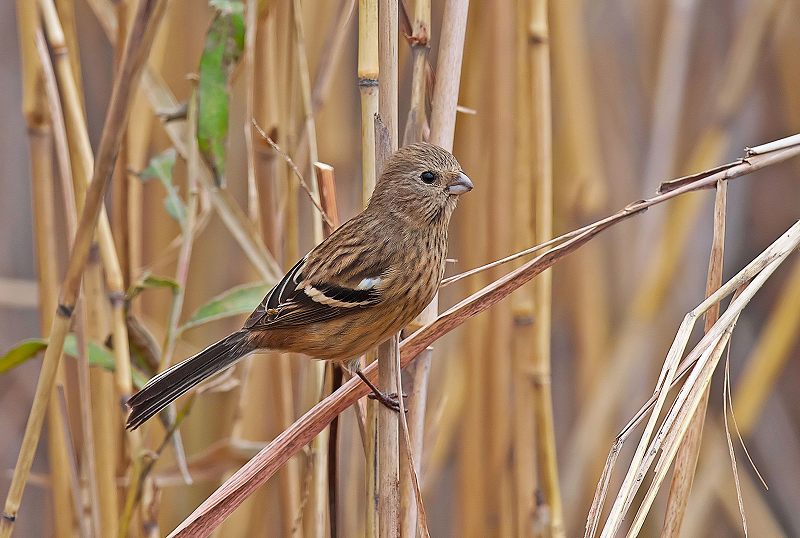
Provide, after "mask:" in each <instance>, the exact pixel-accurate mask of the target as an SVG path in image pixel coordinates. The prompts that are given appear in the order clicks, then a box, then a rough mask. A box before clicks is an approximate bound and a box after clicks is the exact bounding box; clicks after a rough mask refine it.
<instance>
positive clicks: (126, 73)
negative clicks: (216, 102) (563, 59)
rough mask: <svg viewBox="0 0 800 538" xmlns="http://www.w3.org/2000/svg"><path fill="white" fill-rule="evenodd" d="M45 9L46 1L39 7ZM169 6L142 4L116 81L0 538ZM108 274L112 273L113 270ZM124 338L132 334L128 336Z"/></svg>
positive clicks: (12, 512) (149, 0) (156, 0)
mask: <svg viewBox="0 0 800 538" xmlns="http://www.w3.org/2000/svg"><path fill="white" fill-rule="evenodd" d="M44 4H46V2H43V3H42V4H40V5H44ZM164 5H165V2H163V1H162V0H143V1H142V2H140V4H139V7H138V10H137V13H136V16H135V18H134V22H133V24H132V27H131V32H130V37H129V39H128V42H127V44H126V47H125V53H124V54H123V59H122V62H121V65H120V69H119V72H118V75H117V76H116V77H115V81H114V88H113V90H112V95H111V101H110V104H109V108H108V113H107V115H106V122H105V124H104V128H103V136H102V138H101V140H100V146H99V149H98V158H97V163H96V165H95V169H94V174H93V178H92V179H93V181H92V182H91V183H90V186H89V188H88V191H87V193H86V202H85V206H84V209H83V211H82V213H81V218H80V222H79V225H78V232H77V235H76V238H75V244H74V245H73V249H72V252H71V254H70V259H69V264H68V266H67V272H66V277H65V278H64V283H63V284H62V289H61V293H60V297H59V306H58V309H57V311H56V317H55V318H54V321H53V326H52V327H51V331H50V333H51V338H50V345H48V347H47V351H46V352H45V357H44V360H43V363H42V369H41V372H40V375H39V381H38V383H37V386H36V393H35V396H34V402H33V407H32V409H31V413H30V417H29V419H28V423H27V425H26V428H25V434H24V437H23V440H22V447H21V449H20V453H19V458H18V460H17V466H16V467H15V469H14V475H13V478H12V482H11V487H10V488H9V493H8V497H7V498H6V504H5V508H4V511H3V516H2V520H1V521H0V536H2V537H3V538H6V537H8V536H10V534H11V531H12V530H13V527H14V520H15V519H16V514H17V510H18V508H19V504H20V502H21V499H22V493H23V491H24V489H25V483H26V482H27V480H28V476H29V474H30V468H31V464H32V463H33V456H34V453H35V450H36V446H37V445H38V442H39V436H40V434H41V428H42V423H43V421H44V413H45V409H46V407H47V402H48V400H49V397H50V394H51V392H52V389H53V385H54V382H55V376H56V372H57V370H58V364H59V359H60V357H61V353H62V350H63V347H64V339H65V337H66V334H67V331H68V330H69V325H70V320H71V318H72V313H73V310H74V308H75V303H76V300H77V297H78V292H79V287H80V281H81V276H82V272H83V267H84V266H85V264H86V260H87V259H88V255H89V247H90V244H91V241H92V236H93V233H94V229H95V227H96V225H97V221H98V218H99V217H100V212H101V209H102V202H103V195H104V193H105V191H106V188H107V187H108V182H109V179H110V177H111V173H112V171H113V168H114V159H115V157H116V150H117V147H118V146H119V142H120V139H121V137H122V132H123V128H124V126H125V125H126V123H127V113H128V108H129V105H130V100H131V95H132V93H133V92H132V90H133V89H134V88H136V86H137V85H138V84H137V83H138V81H139V78H140V75H141V67H142V66H143V64H144V61H145V59H146V58H147V54H148V52H149V48H150V45H151V44H152V41H153V36H154V34H155V28H156V27H157V22H158V21H160V18H161V17H160V15H161V14H162V13H163V8H164ZM51 22H52V21H51ZM106 269H107V270H108V267H106ZM114 321H115V326H116V325H117V324H118V323H117V321H118V320H117V319H115V320H114ZM123 324H124V320H123ZM125 334H126V335H127V333H125ZM115 337H116V334H115ZM114 343H115V346H117V345H119V346H121V347H124V348H125V349H127V342H117V341H116V338H115V342H114ZM126 366H129V365H126ZM117 369H118V370H120V371H123V372H125V371H126V372H128V374H129V373H130V370H129V369H125V368H123V365H121V364H117ZM120 376H121V374H120V372H119V371H118V373H117V378H118V379H120ZM120 381H121V382H120V383H119V384H120V385H123V384H124V383H125V381H126V382H127V384H128V385H129V384H130V378H128V379H127V380H121V379H120Z"/></svg>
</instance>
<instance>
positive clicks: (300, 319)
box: [244, 256, 380, 329]
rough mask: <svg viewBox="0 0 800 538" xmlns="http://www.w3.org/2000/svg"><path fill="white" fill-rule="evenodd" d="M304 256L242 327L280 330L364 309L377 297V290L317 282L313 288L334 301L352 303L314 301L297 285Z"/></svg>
mask: <svg viewBox="0 0 800 538" xmlns="http://www.w3.org/2000/svg"><path fill="white" fill-rule="evenodd" d="M306 258H307V256H306V257H304V258H303V259H301V260H300V261H299V262H297V263H296V264H295V266H294V267H292V268H291V269H290V270H289V272H288V273H286V275H284V277H283V278H282V279H281V281H280V282H278V284H276V285H275V287H274V288H272V290H271V291H270V292H269V293H268V294H267V296H266V297H264V300H263V301H262V302H261V304H260V305H259V306H258V308H256V310H255V311H254V312H253V313H252V314H250V317H249V318H247V321H245V323H244V328H245V329H280V328H286V327H296V326H298V325H304V324H306V323H317V322H321V321H326V320H330V319H334V318H337V317H340V316H344V315H347V314H352V313H353V312H355V311H357V310H360V309H362V308H367V307H369V306H372V305H373V304H375V303H377V302H378V301H379V300H380V291H378V290H376V289H367V290H359V289H351V288H346V287H342V286H338V285H335V284H329V283H319V284H315V285H314V288H315V289H317V290H318V291H320V292H321V293H322V294H323V295H325V296H326V297H328V298H330V299H334V300H336V301H341V302H344V303H352V304H354V305H355V306H349V307H342V306H336V305H330V304H325V303H321V302H318V301H315V300H314V299H312V298H311V297H309V296H308V295H307V294H306V292H305V290H304V289H302V288H300V289H298V285H299V284H300V282H302V281H303V280H304V278H305V277H304V275H303V266H304V264H305V261H306Z"/></svg>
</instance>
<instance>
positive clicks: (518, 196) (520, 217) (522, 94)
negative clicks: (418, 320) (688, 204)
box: [511, 2, 591, 536]
mask: <svg viewBox="0 0 800 538" xmlns="http://www.w3.org/2000/svg"><path fill="white" fill-rule="evenodd" d="M529 11H530V3H529V2H517V14H516V19H517V43H516V53H517V79H516V87H517V92H516V95H517V100H516V107H517V111H516V113H517V115H518V117H520V118H526V119H528V118H530V119H531V120H532V119H533V115H532V110H531V108H532V102H531V99H530V95H531V81H532V80H533V79H532V78H531V59H530V55H531V43H532V42H531V40H530V39H528V24H529V20H530V14H529ZM514 125H515V126H516V133H515V135H516V136H515V141H516V147H515V150H516V151H515V164H516V167H515V175H516V176H517V180H516V181H515V182H514V197H513V200H514V207H513V210H514V219H515V224H514V229H515V231H516V233H515V234H514V239H515V244H514V246H515V249H516V250H521V249H522V248H524V246H525V245H530V244H531V243H535V242H536V231H535V228H536V227H535V225H534V218H533V215H535V211H534V199H535V197H534V190H535V183H534V177H533V172H532V170H533V157H532V147H533V146H532V144H531V125H532V121H517V122H515V124H514ZM587 246H591V245H587ZM511 305H512V313H513V323H514V325H513V329H512V340H511V345H512V347H511V355H512V366H513V372H514V375H513V378H512V383H513V391H514V396H513V397H514V399H513V407H512V413H513V426H512V427H513V434H512V450H513V454H514V457H513V472H514V485H515V490H514V511H515V518H516V535H517V536H528V535H530V534H532V533H533V530H534V529H535V526H534V525H535V524H536V508H537V502H536V489H537V483H538V477H537V472H536V452H535V451H534V450H532V449H531V447H534V446H536V436H535V430H534V421H533V414H532V413H531V411H530V404H531V402H533V401H534V397H533V384H532V383H531V377H530V372H529V371H528V365H527V363H528V362H529V361H530V356H531V350H533V349H535V348H536V333H535V332H534V330H533V326H534V320H535V317H534V308H535V302H534V293H533V289H532V285H525V286H523V287H522V288H520V290H519V291H518V292H517V293H516V294H515V295H513V296H512V298H511Z"/></svg>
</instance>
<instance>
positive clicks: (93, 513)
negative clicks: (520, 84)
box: [77, 244, 116, 537]
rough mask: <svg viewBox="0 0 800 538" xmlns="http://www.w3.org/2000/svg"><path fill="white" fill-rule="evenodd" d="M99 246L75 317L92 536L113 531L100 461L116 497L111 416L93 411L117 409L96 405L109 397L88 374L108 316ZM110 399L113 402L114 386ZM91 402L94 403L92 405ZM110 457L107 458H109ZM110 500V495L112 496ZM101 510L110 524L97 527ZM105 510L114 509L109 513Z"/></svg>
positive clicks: (84, 473)
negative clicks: (91, 354)
mask: <svg viewBox="0 0 800 538" xmlns="http://www.w3.org/2000/svg"><path fill="white" fill-rule="evenodd" d="M98 250H99V249H98V246H97V245H96V244H93V245H92V246H91V248H90V250H89V259H88V260H87V261H86V266H85V268H84V274H83V297H82V298H83V300H82V301H81V303H80V307H79V312H78V314H77V318H78V331H77V333H78V351H79V355H80V356H79V360H78V392H79V394H80V402H79V408H80V414H81V427H82V428H81V429H82V432H81V433H82V447H81V448H82V450H81V456H82V460H83V461H82V462H81V485H82V486H83V488H84V498H83V499H82V500H83V502H84V516H85V518H86V520H87V523H88V524H89V525H91V526H90V529H91V533H92V536H98V537H99V536H102V535H103V533H104V532H106V533H115V532H116V528H115V526H116V506H110V505H108V504H107V503H106V502H102V503H101V501H100V487H99V485H98V472H97V467H98V465H100V464H102V465H103V466H104V467H105V468H106V470H108V468H109V467H110V469H111V470H112V474H111V479H112V481H111V484H108V483H104V488H103V489H104V491H105V488H106V487H108V486H109V485H110V486H111V487H112V488H113V489H112V491H113V494H114V496H116V484H115V483H114V480H113V479H114V472H115V471H116V458H115V457H114V456H115V454H114V452H113V446H114V443H113V441H114V440H113V438H112V436H113V435H115V433H116V432H115V431H114V427H113V422H114V421H113V419H112V417H111V416H109V414H108V413H104V412H102V411H100V410H95V407H103V408H104V409H105V410H108V409H111V410H112V411H115V410H116V409H115V408H113V407H111V406H109V405H97V402H98V400H97V398H98V397H100V396H108V394H107V393H106V392H105V391H104V390H103V389H104V387H102V385H101V384H98V383H97V382H95V383H92V380H91V374H90V373H89V351H88V344H89V342H90V341H92V342H98V341H100V342H102V341H103V338H104V337H105V335H106V334H107V331H106V330H105V329H106V324H105V323H104V320H105V319H107V317H108V311H107V308H104V306H105V304H104V302H103V280H102V275H101V270H102V269H101V267H100V255H99V251H98ZM111 387H112V392H111V399H110V400H109V401H111V402H113V401H114V396H113V394H114V393H113V385H112V386H111ZM93 401H94V404H95V405H92V403H93ZM98 436H102V439H103V440H102V441H101V448H100V449H98V448H97V444H98V443H97V441H96V440H97V439H98ZM103 448H106V449H108V448H111V450H112V451H111V452H108V453H107V454H101V453H100V451H101V450H102V449H103ZM109 460H110V461H109ZM112 499H113V497H112ZM101 509H102V510H103V512H104V513H103V520H104V521H105V520H107V519H110V522H109V525H111V526H110V527H105V526H103V527H101V526H100V510H101ZM108 510H113V512H111V513H109V512H107V511H108Z"/></svg>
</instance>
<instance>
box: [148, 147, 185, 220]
mask: <svg viewBox="0 0 800 538" xmlns="http://www.w3.org/2000/svg"><path fill="white" fill-rule="evenodd" d="M175 159H176V153H175V149H173V148H169V149H167V150H165V151H163V152H162V153H159V154H158V155H156V156H155V157H153V158H152V159H150V164H148V166H147V168H145V169H144V170H142V171H141V172H139V174H137V175H138V176H139V179H141V180H142V181H147V180H149V179H157V180H159V181H160V182H161V184H162V185H163V186H164V188H165V189H166V191H167V196H166V198H164V208H165V209H166V210H167V213H169V215H170V216H171V217H172V218H173V219H175V220H176V221H177V222H178V224H180V226H181V230H184V231H185V230H186V205H185V204H184V203H183V200H181V197H180V195H179V194H178V189H177V187H176V186H175V184H174V183H173V182H172V171H173V168H174V167H175Z"/></svg>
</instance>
